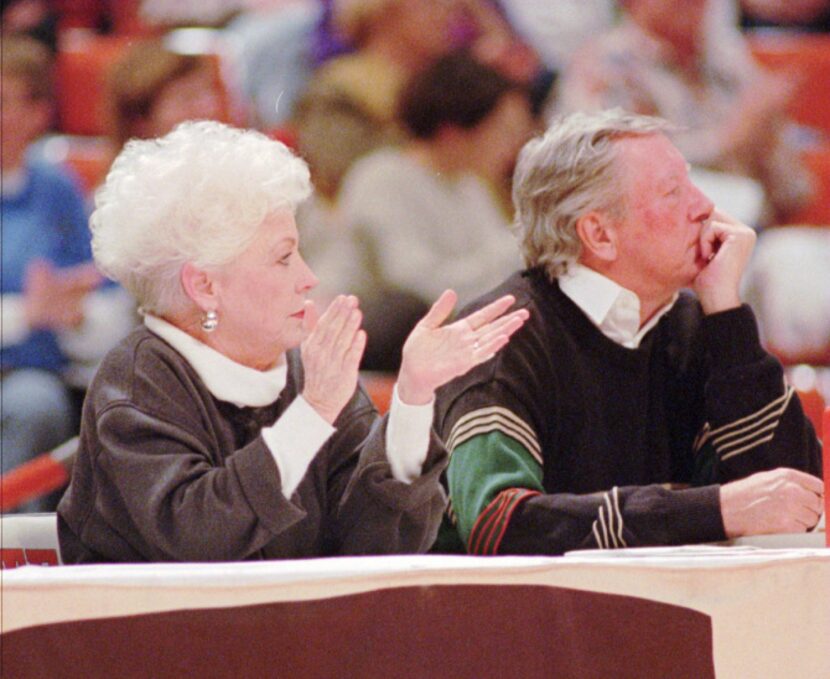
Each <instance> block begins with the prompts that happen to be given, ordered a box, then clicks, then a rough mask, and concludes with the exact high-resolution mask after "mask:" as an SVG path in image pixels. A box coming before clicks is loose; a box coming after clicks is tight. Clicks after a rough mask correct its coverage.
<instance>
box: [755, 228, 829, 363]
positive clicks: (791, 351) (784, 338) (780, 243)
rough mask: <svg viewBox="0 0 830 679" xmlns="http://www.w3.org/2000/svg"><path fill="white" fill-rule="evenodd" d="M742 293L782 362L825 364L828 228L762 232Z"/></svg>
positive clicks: (827, 315)
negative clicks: (744, 292) (744, 293)
mask: <svg viewBox="0 0 830 679" xmlns="http://www.w3.org/2000/svg"><path fill="white" fill-rule="evenodd" d="M746 297H747V301H748V302H749V303H750V304H752V306H753V308H754V309H755V311H756V313H757V315H758V325H759V326H760V329H761V336H762V339H763V340H764V343H765V344H766V345H767V347H768V348H769V349H770V351H772V352H773V353H775V354H777V355H779V356H780V357H781V359H782V360H783V361H785V362H787V363H817V364H819V363H820V364H825V365H830V228H814V227H812V228H811V227H796V226H787V227H782V228H777V229H767V230H766V231H764V233H762V234H761V235H760V237H759V238H758V244H757V246H756V247H755V252H754V254H753V257H752V260H751V261H750V265H749V268H748V271H747V276H746Z"/></svg>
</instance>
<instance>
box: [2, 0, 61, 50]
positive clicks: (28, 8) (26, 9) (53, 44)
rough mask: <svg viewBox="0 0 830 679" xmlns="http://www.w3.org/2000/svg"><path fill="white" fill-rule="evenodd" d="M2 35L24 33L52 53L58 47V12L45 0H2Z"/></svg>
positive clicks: (52, 4)
mask: <svg viewBox="0 0 830 679" xmlns="http://www.w3.org/2000/svg"><path fill="white" fill-rule="evenodd" d="M0 14H1V15H2V22H0V25H2V27H3V31H2V32H3V36H4V37H5V36H6V35H26V36H29V37H30V38H34V39H35V40H37V41H38V42H41V43H43V44H44V45H46V46H47V47H48V48H49V51H50V52H51V53H52V54H55V53H56V52H57V49H58V12H57V10H56V9H55V7H54V3H52V2H47V0H3V3H2V9H0Z"/></svg>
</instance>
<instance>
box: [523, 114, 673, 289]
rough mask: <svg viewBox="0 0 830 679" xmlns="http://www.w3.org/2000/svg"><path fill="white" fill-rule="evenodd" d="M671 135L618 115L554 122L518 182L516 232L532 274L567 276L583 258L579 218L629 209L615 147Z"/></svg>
mask: <svg viewBox="0 0 830 679" xmlns="http://www.w3.org/2000/svg"><path fill="white" fill-rule="evenodd" d="M673 129H674V128H673V126H672V125H671V124H670V123H668V122H667V121H665V120H663V119H662V118H656V117H651V116H642V115H635V114H632V113H627V112H625V111H623V110H622V109H620V108H615V109H609V110H606V111H600V112H597V113H581V112H580V113H571V114H568V115H564V116H559V117H556V118H554V120H553V121H552V123H551V125H550V127H549V128H548V129H547V131H546V132H545V133H544V134H543V135H541V136H539V137H536V138H534V139H531V140H530V141H529V142H527V143H526V144H525V145H524V147H523V148H522V150H521V152H520V153H519V158H518V160H517V162H516V170H515V172H514V174H513V205H514V207H515V218H514V227H515V229H516V231H517V233H518V235H519V239H520V242H521V248H522V254H523V255H524V259H525V263H526V264H527V266H528V267H537V266H541V267H543V268H544V269H545V271H546V272H547V274H548V276H549V277H550V278H551V279H554V278H556V277H558V276H560V275H562V274H563V273H565V272H566V271H567V269H568V266H569V265H570V264H571V263H573V262H576V261H577V260H578V259H579V256H580V254H581V253H582V242H581V241H580V239H579V236H578V234H577V232H576V222H577V220H578V219H579V217H581V216H582V215H584V214H585V213H587V212H590V211H591V210H608V211H614V213H615V214H619V211H620V210H624V209H625V204H624V200H623V195H622V191H621V186H620V182H619V181H618V180H619V176H618V175H617V173H616V172H615V165H614V161H615V159H616V156H617V150H616V148H615V142H616V141H617V140H619V139H621V138H623V137H630V136H646V135H651V134H658V133H662V132H668V131H671V130H673Z"/></svg>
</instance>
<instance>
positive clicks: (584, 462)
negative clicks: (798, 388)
mask: <svg viewBox="0 0 830 679" xmlns="http://www.w3.org/2000/svg"><path fill="white" fill-rule="evenodd" d="M668 131H669V128H668V124H667V123H666V122H665V121H663V120H661V119H657V118H650V117H645V116H637V115H632V114H628V113H625V112H623V111H622V110H620V109H615V110H611V111H605V112H600V113H595V114H582V113H576V114H572V115H570V116H567V117H564V118H561V119H558V120H556V121H554V123H553V125H552V126H551V127H550V128H549V129H548V131H547V132H546V133H545V134H544V135H543V136H541V137H539V138H536V139H534V140H532V141H530V142H528V144H527V145H526V146H525V147H524V149H523V150H522V152H521V154H520V157H519V161H518V165H517V169H516V174H515V177H514V189H513V193H514V195H513V198H514V203H515V207H516V225H517V228H518V230H519V232H520V236H521V240H522V248H523V253H524V256H525V260H526V263H527V265H528V269H527V270H525V271H523V272H520V273H517V274H515V275H514V276H513V277H511V278H510V279H508V280H507V281H506V282H505V283H504V284H503V285H502V286H500V287H499V288H497V289H496V290H495V291H493V292H492V293H490V294H488V295H486V296H484V297H483V298H481V300H480V301H479V302H477V303H476V305H481V304H485V303H486V301H487V300H490V299H494V298H495V297H496V296H498V295H502V294H504V293H505V292H510V293H511V294H513V295H515V296H516V298H517V300H518V302H517V304H518V305H523V306H524V307H525V308H527V309H528V310H529V311H530V321H528V323H527V324H526V326H525V327H524V328H523V329H522V331H521V332H519V333H518V334H517V335H516V336H515V338H514V340H513V342H512V344H511V345H510V347H508V349H507V350H506V351H505V352H503V353H501V354H499V356H497V357H496V358H494V359H493V360H491V361H489V362H487V363H485V364H483V365H481V366H479V367H478V368H477V369H475V370H474V371H472V372H471V373H469V374H468V375H466V376H465V377H462V378H460V379H458V380H456V381H454V382H452V383H450V384H449V385H447V386H446V387H445V388H444V389H443V390H442V392H441V394H440V397H439V412H438V430H439V432H441V435H442V436H443V437H444V438H445V440H446V441H447V447H448V449H449V450H450V451H452V457H451V461H450V466H449V469H448V472H447V480H448V486H449V491H450V497H451V502H452V506H451V512H450V517H451V518H452V522H453V523H454V527H455V529H456V531H457V534H458V535H459V536H460V537H461V539H462V540H463V542H464V543H465V545H466V548H467V551H469V552H471V553H476V554H496V553H500V554H509V553H536V554H560V553H563V552H565V551H568V550H571V549H577V548H596V547H600V548H614V547H626V546H628V547H632V546H637V545H655V544H682V543H693V542H705V541H716V540H721V539H724V538H726V537H731V536H739V535H749V534H758V533H771V532H793V531H804V530H807V529H809V528H811V527H813V526H814V525H815V524H816V522H817V521H818V519H819V515H820V513H821V506H822V504H821V503H822V492H823V491H822V483H821V480H820V479H819V478H816V476H813V474H819V473H820V465H821V463H820V449H819V444H818V441H817V438H816V435H815V432H814V431H813V429H812V428H811V426H810V424H809V423H808V422H807V420H806V419H805V417H804V415H803V412H802V410H801V407H800V404H799V402H798V398H797V397H795V396H794V395H793V391H792V389H791V388H789V387H787V386H786V385H785V383H784V379H783V374H782V368H781V365H780V364H779V363H778V362H777V361H776V360H775V359H774V358H773V357H771V356H770V355H769V354H767V353H766V352H765V351H764V350H763V349H762V347H761V345H760V343H759V340H758V332H757V328H756V324H755V319H754V317H753V314H752V311H751V310H750V308H749V307H747V306H746V305H743V304H742V303H741V299H740V297H739V283H740V279H741V275H742V273H743V270H744V268H745V266H746V263H747V260H748V259H749V256H750V253H751V251H752V248H753V244H754V242H755V235H754V233H753V232H752V230H751V229H749V228H748V227H746V226H744V225H742V224H740V223H738V222H736V221H735V220H733V219H732V218H730V217H728V216H727V215H725V214H722V213H720V212H718V211H717V210H716V208H715V207H714V205H713V204H712V203H711V202H710V201H709V200H708V199H707V198H706V196H704V195H703V194H702V193H701V192H700V191H699V190H698V189H697V188H696V187H695V186H694V185H693V184H692V183H691V181H690V180H689V177H688V174H687V169H688V168H687V163H686V161H685V160H684V158H683V156H682V155H681V154H680V152H679V151H678V150H677V149H676V148H675V146H674V145H673V144H672V143H671V141H669V139H668V137H667V136H666V133H667V132H668ZM684 288H691V289H692V290H693V291H694V293H695V294H694V295H693V294H691V293H689V292H687V291H682V290H683V289H684ZM476 305H474V306H476ZM446 528H448V526H447V527H446ZM451 536H452V532H451V531H449V530H445V531H444V533H443V538H444V540H439V543H438V544H437V546H436V549H439V550H440V549H446V548H449V543H448V542H447V538H448V537H451Z"/></svg>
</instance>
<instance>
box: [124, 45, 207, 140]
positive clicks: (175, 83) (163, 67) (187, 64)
mask: <svg viewBox="0 0 830 679" xmlns="http://www.w3.org/2000/svg"><path fill="white" fill-rule="evenodd" d="M216 78H217V76H216V70H215V68H214V65H213V63H212V62H211V58H210V57H208V56H204V55H194V54H179V53H177V52H173V51H171V50H169V49H168V48H167V47H165V45H164V42H163V41H162V40H161V39H150V40H142V41H139V42H137V43H136V44H135V45H133V46H132V47H131V48H130V49H129V50H128V51H127V53H126V54H125V55H124V56H123V57H122V58H121V59H120V60H119V61H118V62H117V63H116V64H115V65H114V66H113V68H112V70H111V71H110V73H109V79H108V80H109V101H110V105H111V107H112V116H111V117H112V138H113V142H114V143H115V146H116V148H115V149H114V151H115V153H117V152H118V151H119V150H120V149H121V146H123V145H124V143H126V141H127V140H128V139H131V138H133V137H137V138H139V139H149V138H153V137H160V136H162V135H164V134H167V133H168V132H169V131H170V130H172V129H173V128H174V127H175V126H176V125H177V124H178V123H180V122H183V121H185V120H193V119H217V118H219V117H220V115H221V100H220V94H219V86H218V83H217V79H216Z"/></svg>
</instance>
